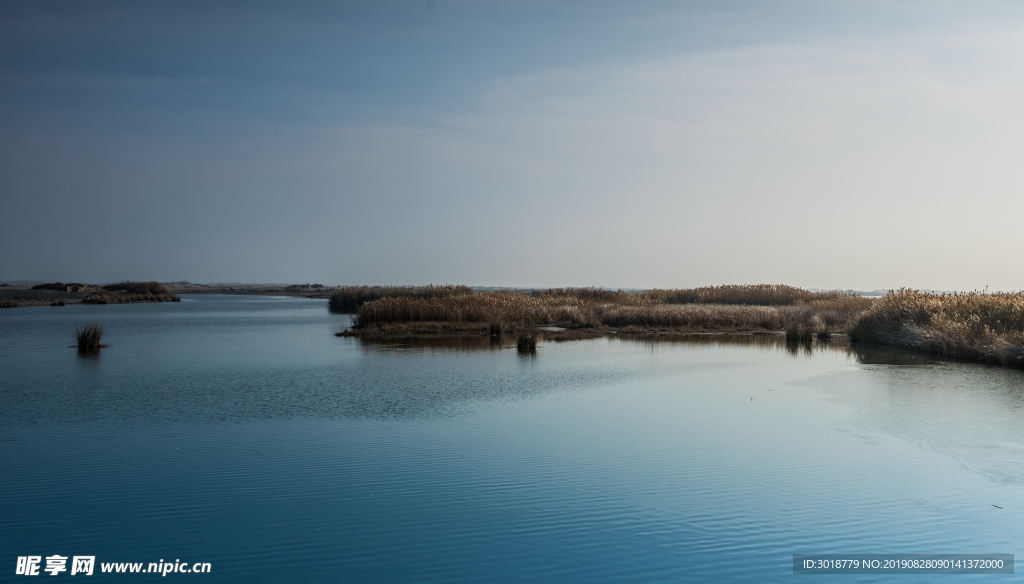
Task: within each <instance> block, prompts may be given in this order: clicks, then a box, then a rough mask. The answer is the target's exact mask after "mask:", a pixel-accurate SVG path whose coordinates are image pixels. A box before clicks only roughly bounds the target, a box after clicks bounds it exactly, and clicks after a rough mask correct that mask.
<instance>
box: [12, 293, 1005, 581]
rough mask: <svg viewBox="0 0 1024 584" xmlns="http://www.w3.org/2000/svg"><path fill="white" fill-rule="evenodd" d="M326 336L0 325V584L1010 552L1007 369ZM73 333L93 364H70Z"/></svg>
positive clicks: (192, 325) (906, 359) (615, 576)
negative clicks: (61, 564) (98, 331)
mask: <svg viewBox="0 0 1024 584" xmlns="http://www.w3.org/2000/svg"><path fill="white" fill-rule="evenodd" d="M347 321H348V320H347V317H345V316H340V315H329V314H328V313H327V310H326V305H325V302H324V301H315V300H305V299H287V298H268V297H230V296H192V297H185V300H184V301H183V302H181V303H175V304H159V305H153V304H148V305H134V306H133V305H124V306H81V305H79V306H67V307H62V308H55V307H39V308H23V309H13V310H4V311H0V370H2V377H0V451H2V452H0V486H2V491H0V497H2V499H0V511H2V512H0V552H2V554H3V556H2V557H0V566H2V568H0V580H2V581H20V580H21V579H22V576H15V575H14V572H15V561H16V558H17V557H18V556H29V555H39V556H43V557H44V558H45V557H46V556H51V555H54V554H59V555H62V556H68V557H71V556H74V555H94V556H96V568H95V573H94V575H93V576H92V577H90V579H89V580H87V581H96V582H103V581H137V580H141V579H152V578H154V577H156V575H155V574H101V573H100V572H101V569H100V564H101V563H109V562H142V563H145V564H147V565H148V563H149V562H159V561H161V560H163V561H165V562H166V561H171V562H173V561H176V560H181V561H184V562H187V563H189V564H190V565H191V564H192V563H194V562H209V563H210V564H211V572H210V573H208V574H176V573H171V574H168V576H167V577H168V578H170V579H173V580H183V579H187V580H190V581H192V580H194V581H200V580H202V581H204V582H243V581H244V582H492V581H509V582H540V581H553V582H681V581H683V582H779V581H788V580H789V579H791V578H810V579H815V580H816V579H820V578H822V577H814V576H809V577H805V576H794V575H793V574H792V554H794V553H859V552H864V553H1015V554H1018V555H1020V554H1021V553H1024V546H1022V542H1024V409H1022V407H1021V406H1022V405H1024V375H1022V373H1021V372H1018V371H1008V370H1002V369H998V368H991V367H983V366H975V365H963V364H950V363H932V362H928V361H927V360H924V359H921V358H916V357H913V356H905V355H900V354H892V353H887V352H884V351H874V352H873V351H863V350H861V351H860V352H851V351H848V350H846V349H843V348H841V347H831V348H830V347H825V346H819V345H814V346H813V347H812V346H787V345H786V344H785V343H784V342H780V341H779V340H778V339H776V338H768V337H747V338H739V339H737V338H731V339H718V338H714V337H692V338H690V339H688V340H677V341H663V342H643V341H636V340H625V339H621V340H620V339H600V340H593V341H577V342H568V343H553V342H543V343H542V344H541V346H540V347H539V348H538V350H537V352H536V355H532V356H531V355H519V354H517V352H516V351H515V350H514V349H510V348H509V347H507V346H503V345H501V344H498V345H493V344H491V343H490V341H488V340H487V339H483V338H481V339H478V340H477V339H469V340H461V341H457V342H456V341H445V340H438V341H436V342H419V343H396V342H390V343H368V342H365V341H360V340H358V339H350V338H338V337H335V336H333V333H334V332H336V331H338V330H340V329H341V328H342V327H343V326H344V325H345V324H346V323H347ZM86 322H99V323H101V324H103V325H105V326H106V327H107V329H108V334H107V337H106V338H105V342H107V343H108V344H109V345H110V346H109V347H107V348H104V349H102V350H101V351H100V352H99V354H98V355H88V354H86V355H82V354H79V353H78V352H77V351H76V350H75V349H72V348H69V345H70V344H72V339H71V336H70V334H69V330H70V329H71V328H73V326H74V325H75V324H76V323H86ZM993 505H997V506H999V507H1001V508H999V507H994V506H993ZM43 563H44V567H45V560H44V562H43ZM69 567H70V566H69ZM41 575H43V576H44V577H45V578H50V576H49V575H48V574H43V573H41ZM61 577H62V578H67V577H71V576H70V575H69V573H68V572H64V573H63V574H61ZM75 577H77V575H76V576H75ZM825 578H828V579H829V581H843V582H848V581H889V580H890V579H892V577H881V576H827V577H825ZM898 578H899V580H900V581H914V582H918V581H921V582H924V581H933V580H934V579H935V578H936V576H899V577H898ZM941 578H942V579H944V580H945V579H952V580H959V579H962V578H964V577H958V576H942V577H941ZM984 578H985V579H986V581H989V580H992V581H1006V580H1014V579H1015V578H1016V579H1019V578H1020V576H1019V575H1007V576H985V577H984Z"/></svg>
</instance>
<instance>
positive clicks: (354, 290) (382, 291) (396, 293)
mask: <svg viewBox="0 0 1024 584" xmlns="http://www.w3.org/2000/svg"><path fill="white" fill-rule="evenodd" d="M472 293H473V289H472V288H470V287H469V286H461V285H459V286H453V285H450V284H445V285H443V286H435V285H433V284H428V285H426V286H343V287H341V288H338V290H336V291H335V292H334V293H332V294H331V297H330V299H328V301H327V307H328V309H329V310H330V311H331V312H343V313H352V312H355V311H356V310H358V309H359V307H360V306H362V305H363V304H365V303H367V302H371V301H373V300H379V299H381V298H445V297H448V296H456V295H464V294H472Z"/></svg>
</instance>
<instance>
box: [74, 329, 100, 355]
mask: <svg viewBox="0 0 1024 584" xmlns="http://www.w3.org/2000/svg"><path fill="white" fill-rule="evenodd" d="M104 332H105V331H104V329H103V327H102V326H100V325H98V324H87V325H85V326H76V327H75V340H76V341H78V348H79V349H98V348H100V347H102V346H103V345H102V344H101V342H102V341H103V333H104Z"/></svg>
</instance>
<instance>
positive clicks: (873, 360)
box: [354, 333, 934, 365]
mask: <svg viewBox="0 0 1024 584" xmlns="http://www.w3.org/2000/svg"><path fill="white" fill-rule="evenodd" d="M539 338H540V339H541V345H542V346H543V345H544V336H543V334H541V335H540V336H539ZM610 338H611V339H614V340H616V341H621V342H627V343H636V344H638V345H642V346H646V347H648V348H654V347H658V346H690V347H747V348H757V349H765V350H775V351H785V352H786V353H788V354H789V355H791V356H793V357H797V356H811V355H813V354H814V353H816V352H817V353H831V354H843V355H847V356H849V357H850V358H851V359H853V360H854V361H855V362H857V363H863V364H887V365H919V364H923V363H929V362H932V361H934V359H933V358H931V357H929V356H928V355H922V354H920V353H914V352H911V351H907V350H904V349H900V348H895V347H887V346H883V345H870V344H866V343H851V342H850V341H849V339H848V338H846V337H833V338H832V339H827V340H811V341H789V340H786V337H785V335H783V334H707V333H693V334H670V335H669V334H660V335H659V334H650V335H641V334H620V335H614V336H611V337H610ZM354 340H355V342H356V343H358V346H359V348H360V349H361V350H362V351H365V352H367V353H377V354H393V355H410V354H416V353H422V352H442V353H444V352H459V351H465V352H473V351H500V350H503V349H515V348H517V346H516V337H515V336H514V335H504V336H501V337H488V336H484V335H431V336H415V335H410V336H379V337H366V338H361V337H354ZM555 342H556V343H562V342H566V343H572V342H579V341H561V340H556V341H555ZM548 343H549V344H550V343H551V341H548ZM523 352H524V353H528V354H536V351H534V350H527V351H523Z"/></svg>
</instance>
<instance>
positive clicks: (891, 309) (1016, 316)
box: [850, 289, 1024, 367]
mask: <svg viewBox="0 0 1024 584" xmlns="http://www.w3.org/2000/svg"><path fill="white" fill-rule="evenodd" d="M850 337H851V339H853V340H854V341H864V342H870V343H879V344H885V345H893V346H898V347H903V348H907V349H912V350H915V351H921V352H925V353H928V354H931V355H934V356H936V357H943V358H949V359H963V360H969V361H979V362H984V363H997V364H1002V365H1011V366H1016V367H1022V366H1024V292H1014V293H999V294H984V293H979V292H967V293H954V294H930V293H926V292H918V291H916V290H907V289H902V290H899V291H896V292H890V293H889V294H888V295H886V296H885V297H883V298H882V299H880V300H878V301H877V302H876V303H875V304H874V305H873V306H872V307H871V309H870V310H868V311H866V312H865V313H864V314H863V315H861V316H860V317H859V318H858V319H857V321H856V323H855V324H854V326H853V327H851V329H850Z"/></svg>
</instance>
